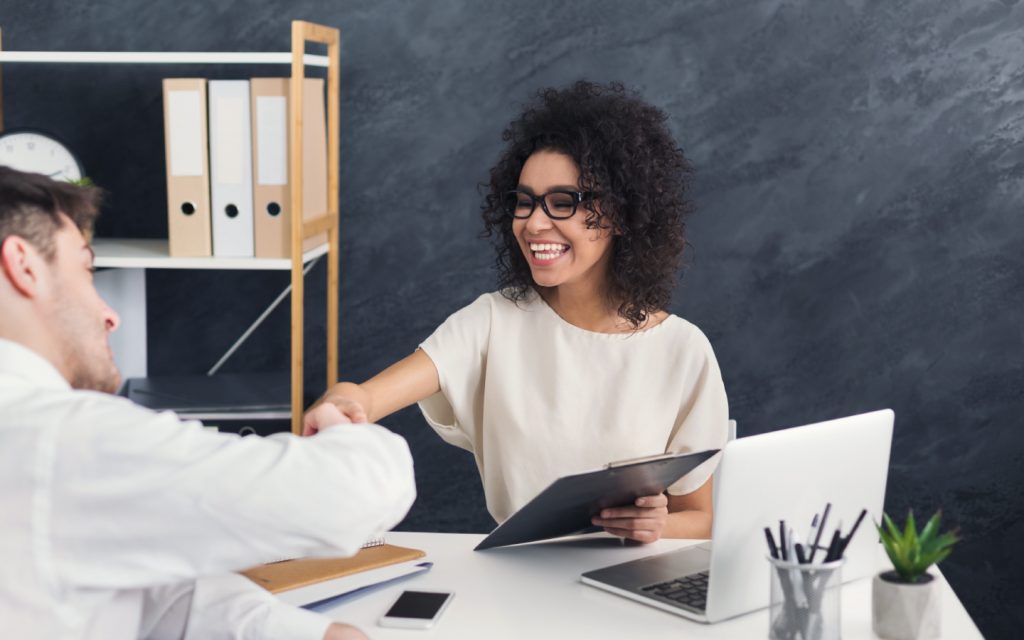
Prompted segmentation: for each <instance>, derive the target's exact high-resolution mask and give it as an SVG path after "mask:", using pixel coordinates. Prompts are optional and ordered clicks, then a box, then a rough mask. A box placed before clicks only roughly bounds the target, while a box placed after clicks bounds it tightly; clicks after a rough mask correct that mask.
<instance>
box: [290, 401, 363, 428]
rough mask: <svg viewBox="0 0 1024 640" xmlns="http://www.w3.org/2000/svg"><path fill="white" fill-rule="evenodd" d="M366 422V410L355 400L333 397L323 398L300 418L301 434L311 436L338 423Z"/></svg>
mask: <svg viewBox="0 0 1024 640" xmlns="http://www.w3.org/2000/svg"><path fill="white" fill-rule="evenodd" d="M353 422H355V423H361V422H366V411H364V410H363V407H362V405H360V404H359V403H358V402H356V401H355V400H351V399H349V398H339V397H334V398H330V399H328V400H324V401H323V402H321V403H320V404H318V405H316V406H315V407H313V408H312V409H310V410H309V411H307V412H306V415H305V416H304V417H303V418H302V435H304V436H311V435H313V434H315V433H319V432H320V430H321V429H326V428H327V427H333V426H335V425H338V424H349V423H353Z"/></svg>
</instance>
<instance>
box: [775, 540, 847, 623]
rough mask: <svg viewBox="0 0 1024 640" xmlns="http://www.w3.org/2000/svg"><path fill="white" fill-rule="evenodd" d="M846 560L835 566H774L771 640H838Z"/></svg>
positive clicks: (831, 563) (777, 562)
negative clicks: (841, 590) (841, 592)
mask: <svg viewBox="0 0 1024 640" xmlns="http://www.w3.org/2000/svg"><path fill="white" fill-rule="evenodd" d="M845 561H846V560H845V558H840V559H839V560H836V561H834V562H829V563H817V564H800V563H797V562H787V561H785V560H776V559H775V558H772V557H771V556H768V562H770V563H771V581H772V586H771V609H770V613H769V622H768V637H769V638H770V640H839V637H840V635H841V633H840V630H841V624H840V604H841V600H840V597H839V595H840V593H839V591H840V586H841V585H842V582H843V577H842V574H843V563H844V562H845Z"/></svg>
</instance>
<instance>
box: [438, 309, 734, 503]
mask: <svg viewBox="0 0 1024 640" xmlns="http://www.w3.org/2000/svg"><path fill="white" fill-rule="evenodd" d="M420 348H421V349H423V351H424V352H425V353H426V354H427V355H428V356H429V357H430V359H431V360H432V361H433V362H434V365H435V366H436V367H437V371H438V375H439V377H440V382H441V392H440V393H437V394H435V395H433V396H431V397H430V398H427V399H426V400H424V401H422V402H420V403H419V406H420V410H421V411H422V412H423V416H424V417H425V418H426V420H427V422H428V423H430V425H431V426H432V427H433V428H434V430H435V431H437V433H438V434H440V436H441V437H442V438H444V439H445V440H446V441H447V442H449V443H450V444H453V445H455V446H458V447H462V448H463V449H467V450H469V451H471V452H473V455H474V456H475V457H476V464H477V467H478V468H479V470H480V476H481V479H482V480H483V486H484V493H485V495H486V498H487V509H488V510H489V511H490V513H491V515H492V516H493V517H494V519H495V520H497V521H498V522H502V521H504V520H505V519H506V518H508V517H509V516H510V515H512V514H513V513H515V511H516V510H518V509H519V508H520V507H522V506H523V505H525V504H526V503H527V502H528V501H529V500H530V499H532V498H533V497H534V496H535V495H537V494H538V493H540V492H541V491H542V490H543V489H544V488H546V487H547V486H548V485H549V484H550V483H551V482H553V481H554V480H555V479H557V478H558V477H560V476H563V475H567V474H572V473H579V472H583V471H591V470H594V469H597V468H600V467H602V466H604V465H605V464H607V463H608V462H611V461H614V460H623V459H626V458H633V457H638V456H645V455H652V454H657V453H666V452H674V453H678V452H691V451H701V450H704V449H717V448H721V447H723V446H725V442H726V439H727V437H728V436H727V434H728V426H727V425H728V419H729V418H728V416H729V407H728V401H727V399H726V395H725V386H724V385H723V383H722V375H721V372H720V371H719V369H718V362H717V361H716V360H715V354H714V352H713V351H712V349H711V344H710V343H709V342H708V339H707V338H706V337H705V336H704V334H703V333H702V332H701V331H700V329H698V328H697V327H696V326H694V325H692V324H690V323H689V322H687V321H686V320H683V319H682V318H680V317H678V316H675V315H670V316H668V317H667V318H666V319H665V320H663V321H662V322H661V324H658V325H656V326H654V327H652V328H650V329H647V330H644V331H639V332H635V333H619V334H611V333H595V332H592V331H587V330H585V329H581V328H579V327H576V326H574V325H572V324H569V323H568V322H566V321H565V320H563V319H562V318H561V317H560V316H559V315H558V314H556V313H555V312H554V310H553V309H551V307H549V306H548V305H547V303H545V302H544V301H543V299H542V298H541V297H540V296H539V295H537V294H536V293H531V294H530V296H529V297H528V298H527V300H525V301H521V302H520V303H519V304H518V305H517V304H516V303H513V302H511V301H509V300H507V299H505V298H504V297H502V295H501V294H500V293H497V292H495V293H488V294H484V295H482V296H480V297H479V298H477V299H476V301H474V302H473V303H472V304H470V305H469V306H467V307H464V308H463V309H460V310H459V311H457V312H455V313H454V314H452V315H451V316H450V317H449V318H448V319H447V320H446V321H445V322H444V323H443V324H442V325H441V326H440V327H438V329H437V330H436V331H435V332H434V333H433V334H432V335H431V336H430V337H429V338H427V340H426V341H425V342H424V343H423V344H421V345H420ZM718 458H719V456H715V457H713V458H711V459H710V460H708V461H707V462H705V463H704V464H702V465H701V466H699V467H697V468H696V469H694V470H693V471H692V472H690V473H689V474H687V475H686V476H685V477H684V478H682V479H681V480H680V481H679V482H677V483H675V484H674V485H672V486H671V487H670V488H669V493H671V494H673V495H681V494H686V493H690V492H692V491H694V490H696V489H698V488H699V487H700V486H701V485H703V484H704V483H705V482H706V481H707V479H708V478H709V477H711V474H712V472H713V471H714V469H715V466H716V465H717V464H718Z"/></svg>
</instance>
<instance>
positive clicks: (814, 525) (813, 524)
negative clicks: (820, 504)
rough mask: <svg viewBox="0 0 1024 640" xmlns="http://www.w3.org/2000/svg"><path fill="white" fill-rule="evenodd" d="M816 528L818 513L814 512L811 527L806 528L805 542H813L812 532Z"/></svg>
mask: <svg viewBox="0 0 1024 640" xmlns="http://www.w3.org/2000/svg"><path fill="white" fill-rule="evenodd" d="M817 528H818V514H814V518H813V519H812V520H811V528H810V529H808V530H807V543H808V544H813V543H814V532H815V530H817Z"/></svg>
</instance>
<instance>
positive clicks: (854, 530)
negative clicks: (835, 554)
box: [839, 509, 868, 556]
mask: <svg viewBox="0 0 1024 640" xmlns="http://www.w3.org/2000/svg"><path fill="white" fill-rule="evenodd" d="M867 512H868V510H867V509H861V512H860V515H859V516H857V521H856V522H854V523H853V528H852V529H850V534H849V535H848V536H846V537H845V538H843V542H842V546H840V548H839V555H840V556H842V555H843V554H844V553H846V546H847V545H848V544H850V540H852V539H853V534H855V533H857V527H859V526H860V521H861V520H863V519H864V515H865V514H866V513H867Z"/></svg>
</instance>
